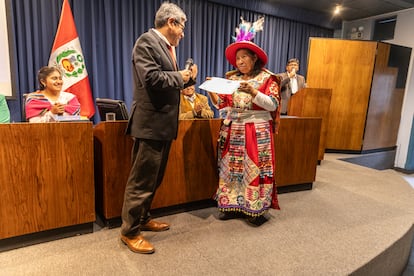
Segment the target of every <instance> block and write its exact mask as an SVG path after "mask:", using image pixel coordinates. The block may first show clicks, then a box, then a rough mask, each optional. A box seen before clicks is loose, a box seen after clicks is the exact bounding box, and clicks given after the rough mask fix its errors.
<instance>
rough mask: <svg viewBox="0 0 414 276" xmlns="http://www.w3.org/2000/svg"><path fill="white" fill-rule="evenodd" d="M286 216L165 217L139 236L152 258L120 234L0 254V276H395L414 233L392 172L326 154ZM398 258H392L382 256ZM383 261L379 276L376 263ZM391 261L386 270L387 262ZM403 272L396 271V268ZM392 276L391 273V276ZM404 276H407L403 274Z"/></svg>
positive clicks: (408, 199)
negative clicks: (257, 219) (162, 225)
mask: <svg viewBox="0 0 414 276" xmlns="http://www.w3.org/2000/svg"><path fill="white" fill-rule="evenodd" d="M279 201H280V204H281V207H282V210H280V211H277V210H271V211H270V212H269V213H268V215H267V217H268V219H269V221H268V222H266V223H265V224H263V225H262V226H260V227H251V226H250V225H248V224H246V222H245V221H244V220H242V219H235V220H228V221H221V220H218V212H217V210H216V208H206V209H202V210H196V211H191V212H186V213H180V214H175V215H170V216H164V217H161V218H159V220H164V221H167V222H169V223H171V224H172V227H171V229H170V230H169V231H166V232H160V233H151V232H145V233H144V234H145V236H146V237H147V238H148V239H149V240H150V241H151V242H152V243H153V244H154V245H155V247H156V252H155V253H154V254H152V255H142V254H135V253H132V252H131V251H129V250H128V249H127V248H126V247H125V246H124V245H123V244H122V243H121V242H120V241H119V228H115V229H107V228H103V229H99V230H98V231H96V232H94V233H92V234H85V235H81V236H76V237H72V238H66V239H61V240H56V241H52V242H46V243H42V244H37V245H33V246H28V247H25V248H20V249H15V250H10V251H6V252H2V253H0V274H1V275H253V274H255V275H349V274H353V275H399V274H400V273H401V272H402V271H398V272H395V271H396V270H398V269H401V267H404V265H405V263H406V262H407V257H408V254H407V250H408V252H409V251H410V249H411V241H412V236H413V223H414V204H413V203H414V189H413V188H412V187H411V186H410V185H409V184H408V183H407V182H406V181H405V180H404V179H403V178H402V177H401V175H400V174H399V173H397V172H395V171H393V170H382V171H378V170H374V169H370V168H366V167H361V166H358V165H354V164H351V163H347V162H343V161H340V160H337V156H336V155H335V154H326V155H325V160H323V161H322V164H321V165H320V166H318V171H317V180H316V181H315V183H314V186H313V189H312V190H310V191H303V192H295V193H286V194H281V195H280V196H279ZM387 248H389V249H393V248H394V249H396V250H386V249H387ZM383 252H387V253H388V255H389V256H386V257H387V258H386V260H387V262H389V263H384V264H383V266H386V268H385V269H384V268H382V267H381V268H379V269H380V270H378V264H376V263H378V262H379V261H376V260H380V262H381V263H383V262H384V261H383V260H381V259H380V257H381V254H384V253H383ZM389 260H391V261H389ZM395 267H399V268H395ZM390 271H392V272H390ZM406 275H407V276H408V275H409V274H406Z"/></svg>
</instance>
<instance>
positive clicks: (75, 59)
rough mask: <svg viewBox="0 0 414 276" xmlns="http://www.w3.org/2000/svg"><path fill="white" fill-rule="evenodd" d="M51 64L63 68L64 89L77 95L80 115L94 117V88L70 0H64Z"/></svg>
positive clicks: (50, 60)
mask: <svg viewBox="0 0 414 276" xmlns="http://www.w3.org/2000/svg"><path fill="white" fill-rule="evenodd" d="M49 66H55V67H58V68H59V69H60V70H61V72H62V77H63V87H62V90H63V91H66V92H70V93H72V94H75V95H76V97H77V98H78V100H79V102H80V105H81V111H80V115H81V116H86V117H88V118H90V117H92V116H93V115H94V114H95V105H94V102H93V99H92V90H91V86H90V84H89V78H88V72H87V71H86V66H85V60H84V58H83V54H82V48H81V46H80V42H79V37H78V33H77V31H76V26H75V21H74V19H73V15H72V10H71V9H70V5H69V2H68V0H63V6H62V13H61V15H60V21H59V26H58V29H57V31H56V37H55V42H54V43H53V47H52V53H51V55H50V59H49Z"/></svg>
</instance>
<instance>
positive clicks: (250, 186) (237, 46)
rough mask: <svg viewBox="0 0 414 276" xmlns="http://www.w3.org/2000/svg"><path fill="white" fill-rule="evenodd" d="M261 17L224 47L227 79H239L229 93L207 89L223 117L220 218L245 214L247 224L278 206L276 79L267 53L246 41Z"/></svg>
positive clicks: (258, 220)
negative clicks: (226, 61) (276, 183)
mask: <svg viewBox="0 0 414 276" xmlns="http://www.w3.org/2000/svg"><path fill="white" fill-rule="evenodd" d="M263 21H264V18H260V19H259V20H258V21H256V22H255V23H254V24H253V26H254V27H252V28H250V29H249V26H251V25H250V23H249V22H245V21H244V20H243V18H242V23H241V24H240V25H239V28H238V29H236V33H237V37H236V42H234V43H232V44H230V45H229V46H228V47H227V48H226V51H225V55H226V58H227V60H228V61H229V62H230V64H232V65H233V66H234V67H236V70H234V71H230V72H227V73H226V78H227V79H230V80H235V81H240V86H239V88H238V89H237V90H236V91H234V92H233V94H232V95H224V94H215V93H212V92H209V95H210V97H211V99H212V102H213V104H215V105H217V107H218V109H219V113H220V115H221V117H222V118H223V119H224V120H223V124H222V126H221V130H220V135H219V144H218V149H219V151H218V166H219V187H218V189H217V192H216V195H215V199H216V200H217V204H218V209H219V211H221V212H222V213H221V214H220V219H229V218H238V217H245V218H246V219H247V222H248V223H249V224H251V225H254V226H258V225H261V224H262V223H264V222H265V221H267V219H266V218H265V217H264V216H263V215H264V214H265V213H266V211H267V210H268V209H269V208H271V207H272V208H275V209H279V204H278V200H277V192H276V186H275V175H274V172H275V170H274V166H275V159H274V156H275V149H274V143H273V135H274V131H275V127H276V129H277V126H275V124H274V123H275V122H276V123H277V122H278V120H279V117H280V116H279V110H278V108H279V103H280V95H279V83H280V79H279V78H278V77H277V76H276V75H275V74H273V73H272V72H270V71H269V70H267V69H265V68H264V66H265V65H266V63H267V60H268V58H267V55H266V53H265V52H264V51H263V50H262V49H261V48H260V47H259V46H257V45H256V44H254V43H252V42H251V41H250V39H252V38H253V37H254V34H255V32H257V31H259V30H262V28H263V27H262V26H263Z"/></svg>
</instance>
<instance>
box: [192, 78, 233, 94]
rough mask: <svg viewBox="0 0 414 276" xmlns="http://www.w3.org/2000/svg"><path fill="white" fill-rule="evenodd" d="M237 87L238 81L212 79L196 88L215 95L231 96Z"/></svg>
mask: <svg viewBox="0 0 414 276" xmlns="http://www.w3.org/2000/svg"><path fill="white" fill-rule="evenodd" d="M239 86H240V81H234V80H228V79H223V78H216V77H214V78H211V79H209V80H206V81H205V82H203V83H202V84H201V85H200V86H199V87H198V88H200V89H203V90H206V91H209V92H214V93H217V94H226V95H231V94H233V92H234V91H235V90H236V89H237V88H239Z"/></svg>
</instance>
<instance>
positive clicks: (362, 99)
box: [306, 38, 377, 150]
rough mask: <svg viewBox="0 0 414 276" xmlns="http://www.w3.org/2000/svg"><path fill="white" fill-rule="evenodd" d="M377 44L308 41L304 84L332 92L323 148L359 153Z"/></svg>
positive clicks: (327, 40) (333, 40)
mask: <svg viewBox="0 0 414 276" xmlns="http://www.w3.org/2000/svg"><path fill="white" fill-rule="evenodd" d="M376 48H377V42H370V41H355V40H339V39H323V38H312V39H311V40H310V46H309V59H308V73H307V77H306V79H307V85H308V87H311V88H330V89H332V99H331V107H330V116H329V118H330V119H329V126H328V134H327V141H326V147H327V148H328V149H337V150H361V149H362V139H363V134H364V127H365V117H366V113H367V110H368V102H369V95H370V89H371V81H372V75H373V71H374V63H375V53H376Z"/></svg>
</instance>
